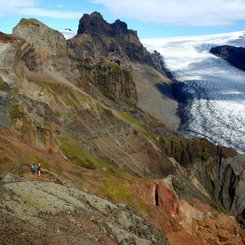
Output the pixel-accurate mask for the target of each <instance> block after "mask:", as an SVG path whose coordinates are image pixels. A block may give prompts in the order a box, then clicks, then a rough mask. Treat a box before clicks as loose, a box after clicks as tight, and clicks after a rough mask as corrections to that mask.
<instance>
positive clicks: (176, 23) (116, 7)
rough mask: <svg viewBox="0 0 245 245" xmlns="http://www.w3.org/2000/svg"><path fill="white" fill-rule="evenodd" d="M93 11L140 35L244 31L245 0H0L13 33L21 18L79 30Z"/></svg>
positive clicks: (6, 27)
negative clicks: (120, 23)
mask: <svg viewBox="0 0 245 245" xmlns="http://www.w3.org/2000/svg"><path fill="white" fill-rule="evenodd" d="M93 11H99V12H101V14H102V15H103V16H104V18H105V20H106V21H108V22H114V21H115V20H116V19H120V20H122V21H125V22H126V23H127V24H128V27H129V28H130V29H134V30H137V32H138V35H139V37H140V38H157V37H172V36H189V35H203V34H213V33H222V32H232V31H242V30H245V14H244V13H245V1H244V0H202V2H200V1H197V0H120V1H116V0H83V1H81V0H80V1H79V0H73V1H67V0H0V31H2V32H5V33H11V32H12V28H13V27H14V26H15V25H16V24H17V23H18V22H19V20H20V19H21V18H22V17H24V18H36V19H38V20H40V21H42V22H44V23H45V24H47V25H48V26H50V27H52V28H54V29H57V30H62V29H65V28H70V29H72V30H73V31H77V26H78V22H79V19H80V17H82V15H83V14H84V13H91V12H93Z"/></svg>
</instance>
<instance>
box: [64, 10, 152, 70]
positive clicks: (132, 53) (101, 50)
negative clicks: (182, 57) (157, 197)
mask: <svg viewBox="0 0 245 245" xmlns="http://www.w3.org/2000/svg"><path fill="white" fill-rule="evenodd" d="M68 47H69V50H70V52H71V53H72V54H73V55H74V56H76V57H77V58H87V57H92V58H93V59H94V60H95V61H100V60H101V59H103V58H104V59H107V60H111V61H113V60H114V61H115V62H118V63H121V64H124V62H125V63H128V61H133V62H139V63H144V64H150V65H154V63H153V60H152V59H151V56H150V54H149V52H148V51H147V50H146V49H145V48H144V47H143V45H142V44H141V42H140V41H139V38H138V36H137V33H136V32H135V31H133V30H129V29H128V27H127V24H126V23H124V22H122V21H120V20H116V21H115V22H114V23H113V24H109V23H107V22H106V21H105V20H104V19H103V17H102V15H101V14H100V13H98V12H94V13H92V14H91V15H88V14H85V15H84V16H83V17H82V18H81V19H80V21H79V26H78V31H77V36H75V37H74V38H72V39H70V40H68Z"/></svg>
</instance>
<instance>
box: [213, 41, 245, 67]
mask: <svg viewBox="0 0 245 245" xmlns="http://www.w3.org/2000/svg"><path fill="white" fill-rule="evenodd" d="M210 52H211V53H212V54H214V55H216V56H218V57H220V58H222V59H224V60H226V61H228V62H229V63H230V64H231V65H233V66H235V67H236V68H238V69H241V70H243V71H245V48H242V47H233V46H229V45H223V46H218V47H213V48H211V49H210Z"/></svg>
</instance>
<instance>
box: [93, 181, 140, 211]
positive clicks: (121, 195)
mask: <svg viewBox="0 0 245 245" xmlns="http://www.w3.org/2000/svg"><path fill="white" fill-rule="evenodd" d="M104 185H105V188H104V189H103V190H102V191H100V192H99V193H98V195H99V196H101V197H103V198H107V199H110V200H111V201H112V202H114V203H126V204H128V205H130V206H132V207H133V206H135V203H134V193H133V192H132V191H131V190H129V188H128V187H127V186H126V185H125V184H124V183H123V180H122V179H120V178H109V179H106V180H104Z"/></svg>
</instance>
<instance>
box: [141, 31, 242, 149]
mask: <svg viewBox="0 0 245 245" xmlns="http://www.w3.org/2000/svg"><path fill="white" fill-rule="evenodd" d="M141 41H142V43H143V44H144V46H145V47H147V49H148V50H149V51H154V50H157V51H158V52H160V54H161V55H162V56H163V59H164V62H165V64H166V67H167V68H168V69H169V70H170V71H171V74H173V76H174V77H175V79H176V81H177V82H176V83H177V84H178V85H179V88H181V93H182V94H185V97H186V98H187V99H185V101H184V103H180V106H179V115H180V117H181V125H180V127H179V130H180V131H181V132H182V133H183V134H184V135H186V136H190V137H204V138H207V139H209V140H210V141H212V142H214V143H215V144H219V145H224V146H227V147H233V148H234V149H236V150H237V151H238V152H240V153H244V152H245V72H244V71H241V70H239V69H237V68H235V67H233V66H231V65H230V64H229V63H228V62H226V61H224V60H223V59H221V58H218V57H216V56H214V55H212V54H211V53H210V52H209V50H210V49H211V48H212V47H215V46H220V45H232V46H236V47H244V46H245V32H243V31H241V32H232V33H224V34H214V35H204V36H187V37H174V38H158V39H144V40H141ZM183 115H184V116H183Z"/></svg>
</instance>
